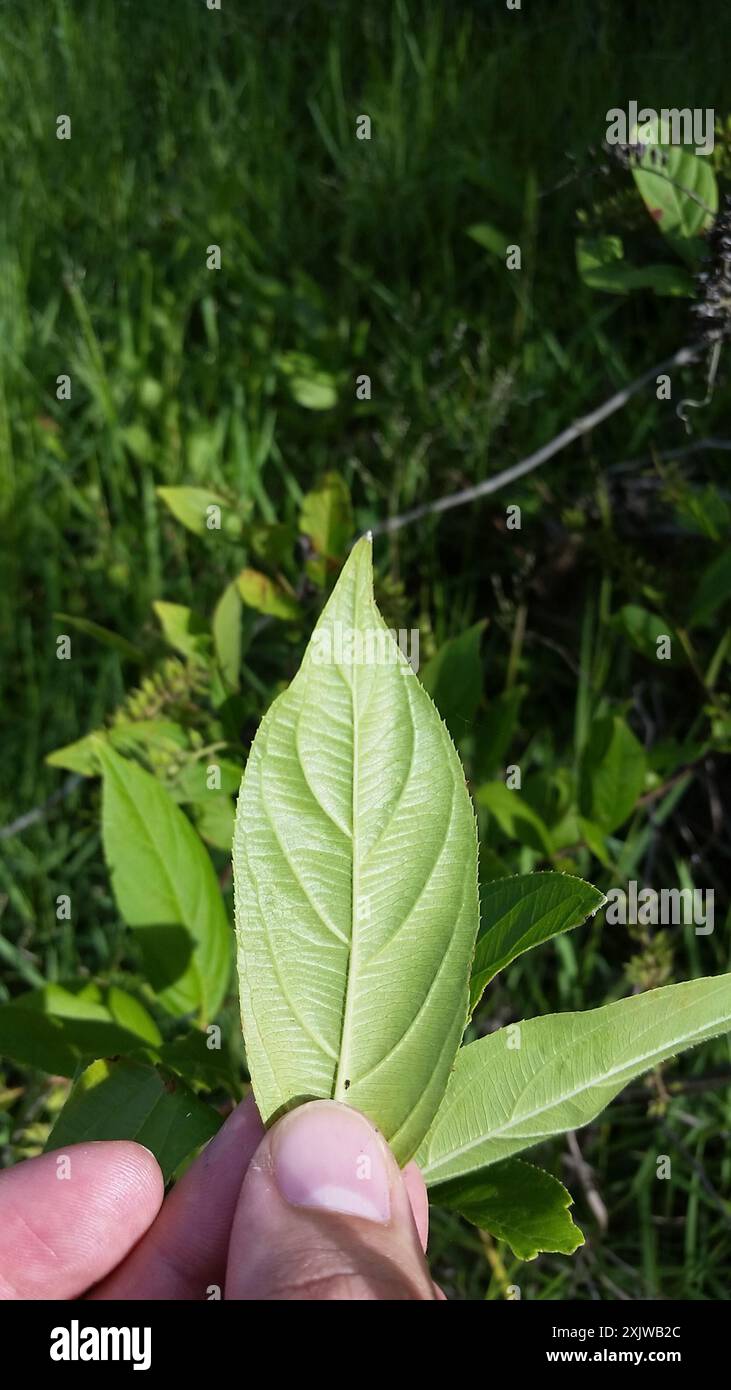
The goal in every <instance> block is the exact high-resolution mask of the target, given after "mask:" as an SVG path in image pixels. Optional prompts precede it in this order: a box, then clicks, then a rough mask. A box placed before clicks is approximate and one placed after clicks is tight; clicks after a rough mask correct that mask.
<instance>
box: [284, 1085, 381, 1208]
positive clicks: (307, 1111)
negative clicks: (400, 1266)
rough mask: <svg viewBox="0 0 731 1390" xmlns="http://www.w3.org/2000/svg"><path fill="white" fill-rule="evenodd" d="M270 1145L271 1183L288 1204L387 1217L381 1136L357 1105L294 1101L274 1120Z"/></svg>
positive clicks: (334, 1102)
mask: <svg viewBox="0 0 731 1390" xmlns="http://www.w3.org/2000/svg"><path fill="white" fill-rule="evenodd" d="M271 1146H272V1148H271V1152H272V1158H273V1162H274V1176H275V1179H276V1183H277V1187H278V1188H279V1191H280V1192H281V1194H282V1196H283V1197H284V1199H285V1201H287V1202H291V1203H292V1205H293V1206H296V1207H312V1208H315V1209H317V1210H319V1211H333V1212H340V1213H342V1214H343V1215H345V1216H361V1217H363V1218H364V1219H365V1220H366V1221H378V1222H381V1223H382V1224H385V1223H386V1222H387V1221H388V1220H389V1219H390V1216H391V1197H390V1190H389V1174H388V1167H387V1163H388V1159H387V1155H386V1153H385V1150H384V1145H383V1140H382V1139H381V1138H380V1136H379V1134H378V1133H377V1131H376V1130H375V1129H374V1128H373V1126H372V1125H371V1124H370V1122H369V1121H368V1120H366V1119H365V1118H364V1116H363V1115H361V1114H359V1112H358V1111H357V1110H351V1109H350V1108H349V1107H348V1106H347V1105H340V1104H338V1103H337V1102H336V1101H327V1100H326V1101H312V1102H310V1104H308V1105H303V1106H300V1107H299V1109H297V1110H293V1111H291V1113H290V1114H289V1115H285V1116H284V1117H283V1119H281V1120H280V1121H279V1123H278V1124H277V1125H275V1127H274V1129H273V1131H272V1138H271Z"/></svg>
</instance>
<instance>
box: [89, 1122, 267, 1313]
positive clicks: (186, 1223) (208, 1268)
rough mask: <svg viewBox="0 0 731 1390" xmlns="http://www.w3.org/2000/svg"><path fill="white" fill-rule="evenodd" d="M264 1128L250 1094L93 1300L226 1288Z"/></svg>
mask: <svg viewBox="0 0 731 1390" xmlns="http://www.w3.org/2000/svg"><path fill="white" fill-rule="evenodd" d="M263 1133H264V1127H263V1125H262V1123H261V1120H260V1119H259V1115H258V1112H257V1109H256V1106H255V1104H254V1098H253V1096H252V1095H249V1096H247V1097H246V1100H244V1101H242V1102H241V1104H240V1105H238V1106H237V1107H236V1109H235V1110H234V1111H233V1112H232V1114H231V1115H229V1117H228V1119H227V1120H226V1122H225V1124H224V1125H222V1127H221V1129H220V1130H219V1131H218V1134H217V1135H216V1136H215V1138H213V1139H212V1140H211V1142H210V1144H208V1145H207V1147H206V1148H205V1149H204V1150H203V1153H202V1154H199V1156H198V1158H197V1159H196V1160H195V1163H192V1164H191V1166H190V1168H189V1169H188V1171H187V1173H185V1174H184V1176H183V1177H182V1178H181V1180H180V1182H179V1183H177V1184H176V1186H175V1187H174V1188H173V1190H172V1192H171V1193H170V1194H169V1196H168V1197H167V1198H166V1201H165V1205H164V1206H163V1209H162V1211H161V1212H160V1215H159V1216H158V1218H157V1221H156V1222H155V1224H154V1226H153V1227H152V1229H151V1230H150V1231H148V1233H147V1235H146V1236H145V1238H144V1240H142V1241H140V1243H139V1245H137V1246H136V1247H135V1249H134V1250H133V1251H132V1253H131V1254H130V1255H129V1256H128V1257H127V1259H126V1260H125V1261H124V1263H123V1264H122V1265H120V1266H119V1268H118V1269H115V1270H114V1273H113V1274H111V1275H110V1276H109V1278H107V1279H105V1280H104V1282H103V1283H102V1284H100V1285H99V1286H98V1287H97V1288H95V1289H94V1290H93V1291H92V1294H91V1297H92V1298H95V1299H96V1298H147V1299H150V1298H152V1299H163V1298H170V1299H173V1298H176V1299H199V1298H200V1299H205V1298H211V1297H212V1296H214V1294H215V1290H216V1288H218V1290H219V1291H221V1290H222V1289H223V1284H224V1279H225V1273H226V1254H227V1251H228V1239H229V1234H230V1231H231V1223H232V1221H233V1215H234V1211H235V1209H236V1201H237V1198H238V1195H239V1191H240V1189H241V1184H242V1182H243V1179H244V1174H245V1173H246V1169H247V1167H248V1165H249V1160H250V1159H251V1156H252V1154H253V1153H254V1151H255V1150H256V1147H257V1145H258V1143H259V1141H260V1140H261V1138H262V1135H263ZM219 1296H220V1292H219Z"/></svg>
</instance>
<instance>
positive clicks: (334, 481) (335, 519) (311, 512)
mask: <svg viewBox="0 0 731 1390" xmlns="http://www.w3.org/2000/svg"><path fill="white" fill-rule="evenodd" d="M299 529H300V532H301V534H302V535H303V536H307V537H308V539H309V540H310V542H311V543H312V546H313V547H314V549H315V550H316V551H317V554H318V556H319V557H320V558H321V560H322V561H323V562H325V561H327V560H335V561H339V560H341V558H342V556H343V555H344V554H345V552H346V550H347V547H348V545H349V543H350V541H351V540H352V537H353V509H352V506H351V502H350V492H349V490H348V484H347V483H346V481H345V479H344V478H341V477H340V474H339V473H326V474H325V476H324V478H323V479H322V481H321V482H320V483H319V485H318V486H317V487H316V488H314V489H313V490H312V492H308V493H306V495H305V496H304V497H303V499H302V507H301V510H300V518H299ZM320 573H321V574H322V576H324V573H325V564H324V563H323V565H322V569H321V571H318V574H320Z"/></svg>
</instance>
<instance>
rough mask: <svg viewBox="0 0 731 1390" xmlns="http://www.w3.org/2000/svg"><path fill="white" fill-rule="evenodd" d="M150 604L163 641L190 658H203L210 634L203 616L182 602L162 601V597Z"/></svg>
mask: <svg viewBox="0 0 731 1390" xmlns="http://www.w3.org/2000/svg"><path fill="white" fill-rule="evenodd" d="M152 606H153V608H154V610H155V613H156V614H157V617H158V620H159V623H160V626H161V628H162V630H163V635H164V637H165V641H166V642H167V643H168V644H169V645H170V646H171V647H174V648H175V650H176V652H180V653H181V655H182V656H185V657H188V658H189V659H191V660H201V659H205V657H206V656H207V654H208V652H209V651H210V646H211V634H210V631H209V628H208V624H207V623H206V622H204V620H203V618H201V617H200V615H199V614H198V613H194V612H193V610H192V609H191V608H186V607H185V605H184V604H182V603H164V602H163V600H162V599H155V602H154V603H153V605H152Z"/></svg>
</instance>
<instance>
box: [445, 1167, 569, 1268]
mask: <svg viewBox="0 0 731 1390" xmlns="http://www.w3.org/2000/svg"><path fill="white" fill-rule="evenodd" d="M433 1200H434V1201H435V1202H437V1203H438V1205H439V1206H440V1207H448V1208H449V1209H450V1210H451V1211H458V1212H459V1214H460V1216H464V1217H465V1218H466V1220H467V1221H471V1222H472V1225H473V1226H477V1227H478V1228H479V1229H480V1230H481V1231H489V1233H490V1235H491V1236H494V1237H495V1239H496V1240H506V1241H507V1243H508V1245H509V1246H510V1248H511V1250H512V1252H513V1254H514V1255H515V1256H516V1258H517V1259H519V1260H534V1259H535V1258H536V1256H537V1255H540V1254H541V1252H542V1251H546V1250H548V1251H552V1252H555V1253H558V1254H561V1255H573V1253H574V1251H575V1250H578V1248H579V1246H580V1245H583V1244H584V1237H583V1235H582V1233H581V1231H580V1230H579V1228H578V1226H576V1225H574V1222H573V1220H572V1218H571V1214H570V1212H569V1210H568V1208H569V1207H570V1206H571V1204H572V1197H571V1193H570V1192H567V1191H566V1188H565V1187H564V1185H563V1183H560V1182H559V1181H558V1178H554V1177H552V1176H551V1174H550V1173H546V1172H545V1171H544V1170H543V1168H536V1167H535V1165H534V1164H532V1163H526V1162H525V1160H524V1159H522V1158H509V1159H507V1160H506V1161H505V1162H504V1163H495V1164H493V1166H492V1167H491V1168H489V1169H488V1171H487V1172H486V1173H484V1174H479V1175H476V1176H474V1175H473V1176H471V1177H467V1178H457V1180H456V1181H455V1182H450V1183H445V1184H444V1185H443V1186H441V1187H437V1188H435V1189H434V1198H433Z"/></svg>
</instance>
